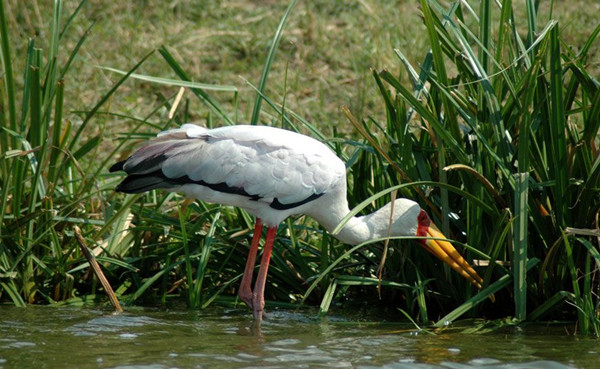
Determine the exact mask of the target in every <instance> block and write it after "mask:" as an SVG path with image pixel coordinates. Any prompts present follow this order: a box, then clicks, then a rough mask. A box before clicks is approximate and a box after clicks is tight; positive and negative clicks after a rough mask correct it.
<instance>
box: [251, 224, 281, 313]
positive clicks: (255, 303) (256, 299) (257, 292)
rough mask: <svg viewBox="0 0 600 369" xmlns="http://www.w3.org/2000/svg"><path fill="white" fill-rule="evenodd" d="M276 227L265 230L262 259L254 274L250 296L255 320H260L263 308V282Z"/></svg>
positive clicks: (265, 277)
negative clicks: (251, 296) (254, 278)
mask: <svg viewBox="0 0 600 369" xmlns="http://www.w3.org/2000/svg"><path fill="white" fill-rule="evenodd" d="M276 233H277V227H269V229H268V230H267V238H266V239H265V248H264V249H263V254H262V259H261V260H260V269H259V270H258V276H256V283H255V284H254V292H253V298H252V310H253V313H254V319H255V320H256V321H259V322H260V321H261V320H262V314H263V310H264V308H265V283H266V281H267V271H268V270H269V261H270V260H271V252H272V251H273V241H274V240H275V234H276Z"/></svg>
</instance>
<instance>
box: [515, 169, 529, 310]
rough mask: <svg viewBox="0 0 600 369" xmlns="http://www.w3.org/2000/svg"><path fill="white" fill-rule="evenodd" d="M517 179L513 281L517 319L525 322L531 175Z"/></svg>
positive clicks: (523, 174)
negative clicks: (528, 201) (528, 203)
mask: <svg viewBox="0 0 600 369" xmlns="http://www.w3.org/2000/svg"><path fill="white" fill-rule="evenodd" d="M515 177H516V188H515V196H514V198H515V204H514V214H515V218H516V220H515V222H514V231H513V237H514V238H513V281H514V294H515V295H514V298H515V317H516V318H517V319H519V320H525V318H526V317H527V248H528V238H527V226H528V221H529V217H528V214H529V209H528V207H527V200H528V192H529V173H527V172H525V173H519V174H516V175H515Z"/></svg>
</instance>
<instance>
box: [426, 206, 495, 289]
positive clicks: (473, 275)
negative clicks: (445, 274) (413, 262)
mask: <svg viewBox="0 0 600 369" xmlns="http://www.w3.org/2000/svg"><path fill="white" fill-rule="evenodd" d="M434 227H435V226H432V224H431V220H430V219H429V216H428V215H427V213H426V212H425V210H421V212H420V213H419V216H418V217H417V236H420V237H433V238H436V239H435V240H434V239H420V240H419V242H420V243H421V244H422V245H423V247H425V248H426V249H427V251H429V252H431V253H432V254H433V255H435V256H436V257H437V258H438V259H440V260H441V261H443V262H444V263H446V264H448V265H450V266H451V267H452V269H454V270H455V271H456V272H458V273H459V274H460V275H462V276H463V277H465V278H466V279H468V280H469V281H470V282H471V283H473V284H474V285H475V286H476V287H477V288H481V282H483V279H482V278H481V277H480V276H479V274H477V272H476V271H475V270H474V269H473V268H472V267H471V266H470V265H469V263H467V261H466V260H465V259H463V257H462V256H461V255H460V254H459V253H458V251H456V249H455V248H454V246H452V244H451V243H450V242H448V241H444V240H445V239H446V237H445V236H444V235H443V234H442V233H441V232H439V231H438V230H437V229H435V228H434Z"/></svg>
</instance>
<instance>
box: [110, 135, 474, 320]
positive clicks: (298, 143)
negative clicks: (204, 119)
mask: <svg viewBox="0 0 600 369" xmlns="http://www.w3.org/2000/svg"><path fill="white" fill-rule="evenodd" d="M119 170H123V171H125V172H126V173H127V177H125V179H124V180H123V181H122V182H121V183H120V184H119V185H118V186H117V188H116V190H117V191H120V192H125V193H141V192H145V191H150V190H153V189H157V188H162V189H165V190H168V191H179V192H183V193H184V194H185V195H186V196H188V197H192V198H196V199H199V200H201V201H206V202H210V203H219V204H225V205H231V206H237V207H240V208H243V209H245V210H246V211H248V212H249V213H251V214H252V215H254V216H255V217H256V218H257V220H256V226H255V228H254V235H253V238H252V242H251V244H250V251H249V254H248V259H247V262H246V267H245V269H244V274H243V276H242V281H241V285H240V289H239V292H238V294H239V297H240V299H241V300H242V301H244V302H245V303H246V304H247V305H248V306H249V307H251V308H252V310H253V313H254V318H255V319H256V320H257V321H260V320H261V319H262V313H263V309H264V304H265V301H264V290H265V281H266V278H267V270H268V267H269V260H270V257H271V253H272V250H273V240H274V238H275V233H276V230H277V226H278V225H279V223H281V222H282V221H283V220H284V219H285V218H287V217H289V216H290V215H294V214H306V215H309V216H311V217H312V218H314V219H315V220H316V221H318V222H319V223H320V224H321V225H322V226H323V227H325V229H327V230H328V231H331V230H333V229H334V228H335V227H336V226H337V225H338V224H339V223H340V221H341V220H342V219H343V218H344V217H345V216H346V215H347V214H348V213H349V211H350V210H349V208H348V201H347V199H346V167H345V165H344V163H343V162H342V161H341V160H340V159H339V158H338V157H337V156H336V155H335V154H334V153H333V152H332V151H331V150H330V149H329V148H328V147H327V146H326V145H324V144H323V143H321V142H319V141H317V140H315V139H313V138H311V137H308V136H305V135H302V134H299V133H296V132H291V131H287V130H283V129H278V128H273V127H266V126H249V125H236V126H226V127H220V128H215V129H206V128H203V127H200V126H197V125H194V124H184V125H182V126H181V127H180V128H177V129H172V130H168V131H165V132H161V133H159V134H158V137H157V138H155V139H153V140H151V141H149V142H148V143H146V144H145V145H144V146H143V147H142V148H140V149H139V150H137V151H136V152H135V153H133V155H131V156H130V157H129V158H128V159H126V160H123V161H121V162H119V163H116V164H115V165H113V166H112V167H111V168H110V171H111V172H114V171H119ZM391 211H392V206H391V203H389V204H387V205H385V206H384V207H382V208H381V209H379V210H377V211H376V212H374V213H372V214H368V215H365V216H360V217H354V218H351V219H350V220H349V221H348V222H347V223H346V224H345V226H344V227H343V228H342V229H341V231H340V232H339V233H338V234H336V235H335V237H336V238H337V239H339V240H340V241H342V242H344V243H347V244H352V245H357V244H360V243H363V242H366V241H369V240H372V239H376V238H382V237H388V236H391V237H394V236H424V237H427V236H428V237H435V238H445V237H444V236H443V235H442V234H441V233H440V232H438V231H436V230H435V229H434V228H433V227H431V226H430V220H429V216H428V215H427V213H426V212H425V211H424V210H423V209H421V207H420V206H419V205H418V204H417V203H416V202H414V201H411V200H408V199H403V198H401V199H397V200H395V202H394V206H393V214H391V217H390V212H391ZM390 220H391V225H390ZM263 224H264V225H266V226H267V227H268V229H267V235H266V239H265V246H264V250H263V255H262V259H261V262H260V268H259V271H258V276H257V277H256V282H255V284H254V289H252V288H251V283H252V275H253V271H254V266H255V260H256V254H257V251H258V244H259V240H260V237H261V233H262V229H263ZM419 242H420V243H421V245H423V246H424V247H425V248H426V249H427V250H429V251H430V252H432V253H433V254H434V255H435V256H436V257H438V258H439V259H440V260H442V261H444V262H445V263H447V264H449V265H450V266H451V267H452V268H453V269H454V270H456V271H457V272H458V273H460V274H461V275H462V276H464V277H465V278H466V279H468V280H469V281H470V282H471V283H473V284H474V285H475V286H476V287H478V288H481V282H482V279H481V277H480V276H479V275H478V274H477V272H476V271H475V270H473V268H472V267H471V266H470V265H469V264H468V263H467V262H466V261H465V260H464V259H463V258H462V256H461V255H460V254H459V253H458V251H456V249H455V248H454V247H453V246H452V245H451V244H450V243H449V242H446V241H443V240H434V239H419Z"/></svg>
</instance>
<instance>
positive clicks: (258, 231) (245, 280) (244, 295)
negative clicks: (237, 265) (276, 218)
mask: <svg viewBox="0 0 600 369" xmlns="http://www.w3.org/2000/svg"><path fill="white" fill-rule="evenodd" d="M262 229H263V224H262V221H261V220H260V219H256V225H255V226H254V235H253V236H252V242H251V243H250V251H249V252H248V259H247V260H246V267H245V268H244V275H243V276H242V283H240V289H239V290H238V296H239V297H240V299H241V300H242V301H244V302H245V303H246V305H248V306H249V307H251V308H252V288H251V284H252V275H253V274H254V264H256V253H257V252H258V243H259V242H260V237H261V235H262Z"/></svg>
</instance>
